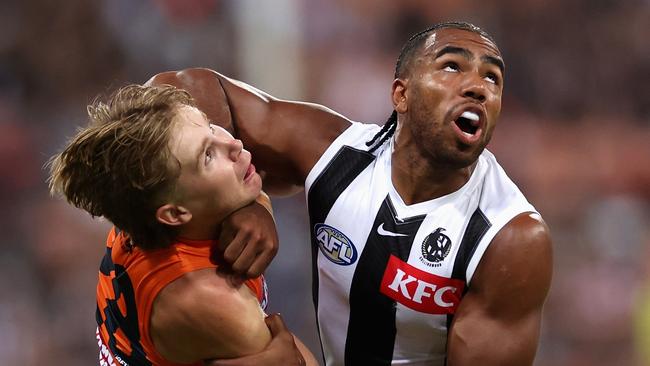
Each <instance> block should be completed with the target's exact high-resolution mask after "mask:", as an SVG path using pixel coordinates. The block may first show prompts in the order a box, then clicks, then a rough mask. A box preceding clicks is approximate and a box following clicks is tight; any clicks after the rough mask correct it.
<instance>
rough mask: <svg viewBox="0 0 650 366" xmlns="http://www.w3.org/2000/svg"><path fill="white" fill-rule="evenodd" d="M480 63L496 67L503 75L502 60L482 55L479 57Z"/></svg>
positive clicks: (503, 66) (504, 67)
mask: <svg viewBox="0 0 650 366" xmlns="http://www.w3.org/2000/svg"><path fill="white" fill-rule="evenodd" d="M481 61H483V62H487V63H488V64H492V65H496V66H497V67H498V68H499V70H501V73H502V74H504V73H505V71H506V65H505V64H504V63H503V60H502V59H501V58H499V57H494V56H488V55H484V56H481Z"/></svg>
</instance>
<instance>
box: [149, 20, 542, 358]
mask: <svg viewBox="0 0 650 366" xmlns="http://www.w3.org/2000/svg"><path fill="white" fill-rule="evenodd" d="M417 52H418V54H417V55H416V56H415V58H414V59H413V60H412V61H411V64H410V65H408V72H406V74H405V75H403V76H402V77H401V78H398V79H396V80H395V81H394V82H393V85H392V94H391V97H392V102H393V107H394V108H395V110H396V111H397V113H398V129H397V132H396V137H395V138H396V143H395V151H394V152H393V157H392V161H393V164H392V171H391V176H392V181H393V184H394V186H395V188H396V189H397V191H398V192H399V194H400V196H401V197H402V199H403V200H404V202H405V203H407V204H412V203H417V202H423V201H426V200H430V199H433V198H436V197H440V196H443V195H445V194H448V193H450V192H453V191H455V190H457V189H458V188H460V187H461V186H462V185H463V184H465V183H466V182H467V180H468V179H469V176H470V175H471V172H472V171H473V169H474V166H475V163H476V159H477V158H478V156H479V155H480V153H481V151H483V149H484V148H485V146H486V145H487V143H488V142H489V140H490V138H491V135H492V131H493V130H494V128H495V126H496V123H497V119H498V116H499V114H500V111H501V97H502V91H503V61H502V60H501V54H500V52H499V50H498V49H497V47H496V46H495V45H494V44H493V43H492V42H490V41H489V40H488V39H486V38H484V37H482V36H480V35H479V34H477V33H474V32H470V31H465V30H461V29H455V28H443V29H439V30H437V31H435V32H433V33H432V34H431V35H430V36H429V38H428V39H427V41H426V42H425V43H424V46H423V47H422V48H421V49H420V50H418V51H417ZM149 83H151V84H154V85H156V84H172V85H175V86H178V87H181V88H184V89H186V90H188V91H189V92H190V93H191V94H192V95H193V96H194V97H195V99H196V100H197V103H198V106H199V108H200V109H202V110H203V111H205V112H206V114H207V115H208V117H209V118H210V119H211V120H212V121H213V123H217V124H219V125H222V126H224V127H225V128H227V129H229V131H231V132H233V133H234V134H235V136H236V137H237V138H239V139H241V140H242V141H243V143H244V146H246V148H247V149H249V150H250V151H251V152H252V154H253V156H255V161H254V163H255V165H256V167H257V168H258V169H259V170H261V171H264V173H265V174H266V177H265V180H264V188H265V190H267V191H268V192H270V193H275V194H288V193H293V192H296V191H298V190H300V189H302V186H303V183H304V181H305V178H306V176H307V174H308V172H309V171H310V170H311V168H312V167H313V166H314V164H315V163H316V161H317V160H318V158H319V157H320V156H321V155H322V154H323V152H324V151H325V149H326V148H327V147H328V146H329V145H330V144H331V142H332V141H333V140H334V139H335V138H336V137H337V136H338V135H339V134H341V133H342V132H343V131H344V130H345V129H346V128H347V127H348V126H349V125H350V121H349V120H348V119H346V118H345V117H343V116H341V115H340V114H337V113H336V112H334V111H331V110H329V109H327V108H325V107H322V106H319V105H314V104H309V103H300V102H288V101H283V100H279V99H276V98H274V97H272V96H270V95H268V94H266V93H264V92H261V91H259V90H257V89H255V88H253V87H251V86H249V85H246V84H244V83H242V82H239V81H235V80H232V79H229V78H227V77H225V76H223V75H220V74H218V73H216V72H214V71H212V70H208V69H187V70H183V71H180V72H166V73H162V74H158V75H156V76H155V77H154V78H152V79H151V80H150V81H149ZM223 105H228V106H229V110H226V109H225V108H223ZM467 108H470V109H472V111H474V112H475V113H476V114H477V115H478V116H480V121H479V122H478V129H479V130H480V131H479V132H477V133H476V134H474V137H467V136H465V135H463V133H462V131H461V130H460V128H459V126H458V125H457V124H456V123H455V120H456V119H457V118H458V117H459V114H460V113H461V112H462V111H463V110H465V109H467ZM211 111H214V112H211ZM551 273H552V250H551V239H550V234H549V230H548V227H547V226H546V224H545V223H544V221H543V220H542V218H541V217H540V216H539V215H537V214H533V213H524V214H521V215H519V216H517V217H515V218H514V219H513V220H511V221H510V222H509V223H508V224H507V225H506V226H505V227H504V228H503V229H501V231H500V232H499V233H498V234H497V236H496V237H495V238H494V239H493V241H492V243H491V244H490V246H489V247H488V249H487V251H486V253H485V254H484V256H483V258H482V259H481V261H480V263H479V266H478V268H477V270H476V272H475V274H474V276H473V278H472V282H471V286H470V287H469V291H468V292H467V294H466V295H465V297H464V298H463V300H462V301H461V304H460V307H459V309H458V312H457V313H456V315H455V317H454V322H453V324H452V327H451V329H450V331H449V336H448V337H449V338H448V348H447V352H448V363H447V364H448V365H450V366H465V365H477V364H480V365H488V366H489V365H495V366H497V365H499V366H503V365H530V364H532V362H533V359H534V356H535V351H536V348H537V343H538V338H539V331H540V323H541V314H542V306H543V303H544V300H545V298H546V295H547V293H548V289H549V287H550V281H551Z"/></svg>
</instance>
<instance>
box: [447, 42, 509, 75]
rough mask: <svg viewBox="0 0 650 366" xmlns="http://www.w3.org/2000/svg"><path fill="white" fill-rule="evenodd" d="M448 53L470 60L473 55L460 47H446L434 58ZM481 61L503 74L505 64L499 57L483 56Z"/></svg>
mask: <svg viewBox="0 0 650 366" xmlns="http://www.w3.org/2000/svg"><path fill="white" fill-rule="evenodd" d="M448 53H452V54H457V55H461V56H463V57H464V58H465V59H467V60H470V59H472V57H473V55H472V53H471V52H469V50H467V49H465V48H462V47H454V46H447V47H444V48H443V49H441V50H440V51H438V52H437V53H436V56H435V58H440V57H442V56H444V55H446V54H448ZM481 61H483V62H486V63H489V64H492V65H495V66H496V67H498V68H499V70H501V73H502V74H503V73H504V72H505V68H506V67H505V64H504V63H503V60H502V59H501V58H499V57H495V56H490V55H483V56H481Z"/></svg>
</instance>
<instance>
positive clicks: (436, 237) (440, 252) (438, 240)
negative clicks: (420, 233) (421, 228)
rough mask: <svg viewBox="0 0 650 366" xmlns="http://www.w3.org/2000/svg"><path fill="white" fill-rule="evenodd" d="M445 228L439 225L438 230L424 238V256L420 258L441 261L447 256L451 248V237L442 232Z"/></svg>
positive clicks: (434, 261)
mask: <svg viewBox="0 0 650 366" xmlns="http://www.w3.org/2000/svg"><path fill="white" fill-rule="evenodd" d="M444 230H445V229H443V228H441V227H439V228H437V229H436V231H434V232H432V233H431V234H429V235H427V237H426V238H424V242H422V257H420V259H426V260H427V261H428V262H432V263H440V262H442V260H443V259H445V258H446V257H447V255H448V254H449V251H450V250H451V239H449V237H448V236H447V235H445V234H443V233H442V232H443V231H444ZM434 266H435V267H437V266H439V264H438V265H435V264H434Z"/></svg>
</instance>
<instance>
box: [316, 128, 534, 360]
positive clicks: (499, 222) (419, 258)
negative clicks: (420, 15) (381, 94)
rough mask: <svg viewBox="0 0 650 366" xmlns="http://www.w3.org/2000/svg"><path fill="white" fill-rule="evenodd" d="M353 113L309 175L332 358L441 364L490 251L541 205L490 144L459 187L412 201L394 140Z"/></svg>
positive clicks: (324, 331)
mask: <svg viewBox="0 0 650 366" xmlns="http://www.w3.org/2000/svg"><path fill="white" fill-rule="evenodd" d="M378 130H379V126H376V125H370V124H362V123H356V122H355V123H352V125H351V126H350V127H349V128H348V129H346V130H345V131H344V132H343V133H342V134H341V135H340V136H339V137H338V138H337V139H336V140H335V141H334V142H333V143H332V144H331V146H329V147H328V149H327V150H326V151H325V153H324V154H323V156H321V158H320V159H319V160H318V162H317V163H316V165H315V166H314V167H313V168H312V170H311V171H310V173H309V175H308V176H307V179H306V181H305V192H307V193H306V194H307V204H308V209H309V216H310V224H311V238H312V254H313V255H312V264H313V267H312V268H313V269H314V273H313V275H314V277H313V290H314V291H313V296H314V304H315V307H316V312H317V319H318V328H319V333H320V338H321V345H322V349H323V354H324V357H325V362H326V364H327V365H329V366H334V365H444V364H445V354H446V344H447V330H448V328H449V325H450V324H451V320H452V317H453V314H454V312H455V311H456V309H457V307H458V304H459V302H460V300H461V298H462V296H463V294H464V292H465V291H466V290H467V286H468V285H469V284H470V283H471V279H472V275H473V274H474V271H475V270H476V267H477V266H478V263H479V261H480V260H481V257H482V256H483V253H484V252H485V250H486V249H487V247H488V245H489V244H490V242H491V241H492V239H493V238H494V236H495V235H496V234H497V232H498V231H499V230H500V229H501V228H502V227H503V226H504V225H505V224H506V223H508V222H509V221H510V220H511V219H512V218H514V217H515V216H516V215H518V214H520V213H522V212H535V209H534V207H533V206H532V205H531V204H529V203H528V201H527V200H526V199H525V197H524V196H523V195H522V193H521V192H520V191H519V189H518V188H517V187H516V186H515V184H514V183H513V182H512V181H511V180H510V179H509V178H508V176H507V175H506V174H505V172H504V171H503V169H502V168H501V167H500V166H499V164H498V163H497V161H496V160H495V158H494V155H492V153H490V152H489V151H487V150H485V151H484V152H483V153H482V154H481V155H480V157H479V159H478V163H477V165H476V168H475V169H474V172H473V173H472V175H471V177H470V179H469V181H468V182H467V183H466V184H465V185H464V186H463V187H461V188H460V189H459V190H457V191H456V192H453V193H450V194H448V195H445V196H442V197H439V198H436V199H433V200H430V201H426V202H421V203H417V204H413V205H406V204H404V202H403V201H402V199H401V198H400V196H399V194H398V193H397V191H396V190H395V188H394V187H393V184H392V182H391V168H390V167H391V153H392V142H391V143H386V144H384V146H382V147H380V148H379V149H378V150H377V151H375V152H374V153H373V154H371V153H368V152H367V149H368V148H367V147H366V146H365V142H366V141H368V140H370V139H371V138H372V136H373V135H374V134H375V133H377V132H378Z"/></svg>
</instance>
